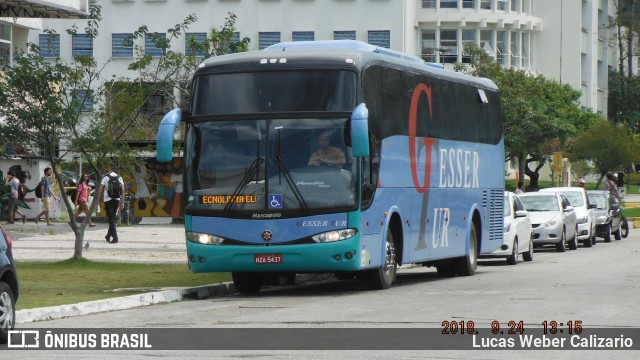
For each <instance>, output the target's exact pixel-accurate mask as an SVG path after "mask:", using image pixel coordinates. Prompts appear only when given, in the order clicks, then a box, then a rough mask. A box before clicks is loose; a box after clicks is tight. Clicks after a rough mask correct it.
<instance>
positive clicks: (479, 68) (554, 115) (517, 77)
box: [456, 43, 598, 188]
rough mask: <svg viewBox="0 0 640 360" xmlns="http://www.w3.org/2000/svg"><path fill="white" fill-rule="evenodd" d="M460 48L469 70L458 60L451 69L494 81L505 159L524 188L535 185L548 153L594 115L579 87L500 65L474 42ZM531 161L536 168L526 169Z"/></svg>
mask: <svg viewBox="0 0 640 360" xmlns="http://www.w3.org/2000/svg"><path fill="white" fill-rule="evenodd" d="M465 53H467V54H470V55H471V58H472V62H471V64H470V66H471V69H467V68H466V67H465V66H464V65H462V64H458V65H457V67H456V69H457V70H459V71H466V72H468V73H470V74H472V75H474V76H480V77H486V78H489V79H491V80H493V81H494V82H495V83H496V85H497V86H498V88H499V89H500V93H501V97H502V103H503V112H504V119H503V120H504V141H505V157H506V159H505V160H508V159H513V158H516V159H517V160H518V165H519V178H520V179H524V176H525V175H527V176H529V178H530V184H529V187H531V188H537V181H538V178H539V170H540V169H541V168H542V166H543V165H544V163H545V162H546V161H547V159H548V157H549V156H550V155H551V153H552V152H553V151H558V150H557V149H556V148H558V147H561V148H562V147H564V144H565V143H566V141H567V140H568V139H569V138H570V137H571V136H572V135H574V134H576V133H577V131H578V130H580V129H584V128H586V127H588V126H589V124H591V123H592V122H593V121H594V120H595V119H597V118H598V115H596V114H593V113H591V112H588V111H585V110H582V109H581V108H580V105H579V100H580V92H579V91H578V90H575V89H573V88H572V87H571V86H569V85H566V84H560V83H558V82H557V81H554V80H549V79H546V78H545V77H543V76H541V75H538V76H532V75H529V74H527V73H525V72H524V71H522V70H516V69H513V68H504V67H502V66H500V65H499V64H498V63H496V62H495V61H494V60H493V58H492V57H491V56H489V55H488V54H487V53H486V52H485V51H484V50H483V49H481V48H480V47H478V46H477V45H476V44H475V43H467V44H465ZM558 144H560V146H558ZM533 161H535V162H537V163H538V167H537V168H535V169H534V170H531V169H529V163H531V162H533Z"/></svg>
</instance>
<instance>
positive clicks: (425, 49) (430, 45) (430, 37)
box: [421, 29, 438, 63]
mask: <svg viewBox="0 0 640 360" xmlns="http://www.w3.org/2000/svg"><path fill="white" fill-rule="evenodd" d="M437 53H438V43H436V31H435V30H424V29H423V30H422V51H421V54H422V60H424V61H426V62H433V63H434V62H437V61H438V57H437Z"/></svg>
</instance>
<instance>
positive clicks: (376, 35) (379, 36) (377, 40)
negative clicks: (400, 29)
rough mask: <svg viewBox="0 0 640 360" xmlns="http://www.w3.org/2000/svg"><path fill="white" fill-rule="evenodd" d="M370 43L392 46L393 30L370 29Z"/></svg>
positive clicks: (386, 46)
mask: <svg viewBox="0 0 640 360" xmlns="http://www.w3.org/2000/svg"><path fill="white" fill-rule="evenodd" d="M367 41H368V42H369V44H371V45H375V46H379V47H382V48H387V49H389V48H391V31H389V30H370V31H369V37H368V40H367Z"/></svg>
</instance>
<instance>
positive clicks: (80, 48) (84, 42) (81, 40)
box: [71, 34, 93, 57]
mask: <svg viewBox="0 0 640 360" xmlns="http://www.w3.org/2000/svg"><path fill="white" fill-rule="evenodd" d="M80 55H89V56H93V38H92V37H91V35H89V34H75V35H73V36H72V38H71V56H73V57H76V56H80Z"/></svg>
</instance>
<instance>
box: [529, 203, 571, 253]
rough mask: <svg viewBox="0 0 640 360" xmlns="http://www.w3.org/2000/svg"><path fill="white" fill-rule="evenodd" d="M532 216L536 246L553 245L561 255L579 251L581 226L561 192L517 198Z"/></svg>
mask: <svg viewBox="0 0 640 360" xmlns="http://www.w3.org/2000/svg"><path fill="white" fill-rule="evenodd" d="M518 197H519V198H520V201H522V203H523V204H524V207H525V209H527V211H528V212H529V215H531V223H532V227H533V244H534V245H535V246H540V245H546V244H554V245H555V246H556V250H557V251H558V252H564V251H565V249H566V245H567V244H568V245H569V249H571V250H575V249H577V248H578V222H577V217H576V212H575V210H574V209H573V206H571V203H570V202H569V199H567V197H566V196H564V195H562V194H561V193H559V192H533V193H525V194H520V195H518Z"/></svg>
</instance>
